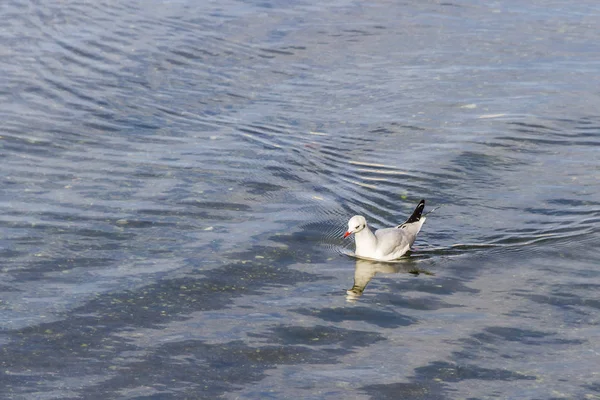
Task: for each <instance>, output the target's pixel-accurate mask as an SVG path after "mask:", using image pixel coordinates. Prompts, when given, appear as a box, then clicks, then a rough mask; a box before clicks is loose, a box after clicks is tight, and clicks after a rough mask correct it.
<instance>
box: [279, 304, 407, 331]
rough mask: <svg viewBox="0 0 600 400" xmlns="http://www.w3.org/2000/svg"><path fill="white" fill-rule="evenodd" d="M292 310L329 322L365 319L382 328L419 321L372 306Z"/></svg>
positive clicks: (396, 326)
mask: <svg viewBox="0 0 600 400" xmlns="http://www.w3.org/2000/svg"><path fill="white" fill-rule="evenodd" d="M291 311H293V312H297V313H298V314H302V315H307V316H311V317H315V318H320V319H322V320H324V321H328V322H343V321H364V322H366V323H368V324H372V325H376V326H379V327H381V328H398V327H401V326H408V325H412V324H414V323H416V322H417V320H416V319H415V318H412V317H409V316H406V315H401V314H398V313H396V312H391V311H383V310H376V309H373V308H370V307H342V308H322V309H316V308H310V309H309V308H299V309H296V310H291Z"/></svg>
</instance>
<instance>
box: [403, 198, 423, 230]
mask: <svg viewBox="0 0 600 400" xmlns="http://www.w3.org/2000/svg"><path fill="white" fill-rule="evenodd" d="M424 208H425V200H421V201H420V202H419V204H417V208H415V211H413V213H412V215H411V216H410V217H409V218H408V219H407V220H406V222H405V223H404V224H402V225H405V224H412V223H413V222H417V221H419V220H420V219H421V214H422V213H423V209H424Z"/></svg>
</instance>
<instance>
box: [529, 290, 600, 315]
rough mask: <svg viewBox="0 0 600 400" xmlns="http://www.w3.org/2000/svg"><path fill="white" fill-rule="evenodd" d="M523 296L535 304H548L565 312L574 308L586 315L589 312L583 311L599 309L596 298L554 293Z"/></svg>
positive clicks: (599, 304) (599, 303)
mask: <svg viewBox="0 0 600 400" xmlns="http://www.w3.org/2000/svg"><path fill="white" fill-rule="evenodd" d="M524 296H525V297H527V298H528V299H530V300H532V301H534V302H536V303H541V304H549V305H552V306H556V307H558V308H562V309H566V310H572V308H575V307H576V308H577V309H578V311H579V312H582V313H584V312H585V313H586V314H588V313H590V312H591V311H589V310H588V311H584V310H586V309H588V308H593V309H600V300H598V299H597V298H593V297H592V298H584V297H581V296H579V295H578V294H575V293H572V292H561V291H554V292H553V293H552V294H548V295H539V294H529V295H524Z"/></svg>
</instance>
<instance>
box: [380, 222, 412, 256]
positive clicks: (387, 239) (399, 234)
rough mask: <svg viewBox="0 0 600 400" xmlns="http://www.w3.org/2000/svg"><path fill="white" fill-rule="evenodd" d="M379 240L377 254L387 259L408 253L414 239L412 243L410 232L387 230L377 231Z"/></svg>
mask: <svg viewBox="0 0 600 400" xmlns="http://www.w3.org/2000/svg"><path fill="white" fill-rule="evenodd" d="M375 237H376V238H377V248H376V251H377V254H378V256H379V257H385V256H388V255H390V254H394V253H396V252H399V251H400V250H403V249H404V251H403V252H406V251H408V249H409V248H410V245H411V244H412V242H414V238H413V239H412V241H411V237H410V234H409V232H407V231H406V230H404V229H400V228H386V229H379V230H377V231H375Z"/></svg>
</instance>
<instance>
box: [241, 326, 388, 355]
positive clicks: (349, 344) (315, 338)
mask: <svg viewBox="0 0 600 400" xmlns="http://www.w3.org/2000/svg"><path fill="white" fill-rule="evenodd" d="M249 336H252V337H256V338H260V339H267V340H268V341H269V342H270V343H276V344H282V345H285V346H298V345H304V346H334V345H335V346H339V347H340V348H341V349H344V350H346V351H348V350H350V349H353V348H355V347H365V346H369V345H372V344H374V343H377V342H379V341H382V340H385V337H384V336H382V335H381V334H379V333H377V332H367V331H357V330H350V329H344V328H338V327H335V326H323V325H316V326H312V327H304V326H283V325H282V326H277V327H274V328H271V329H270V332H269V333H259V334H254V333H252V334H249Z"/></svg>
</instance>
